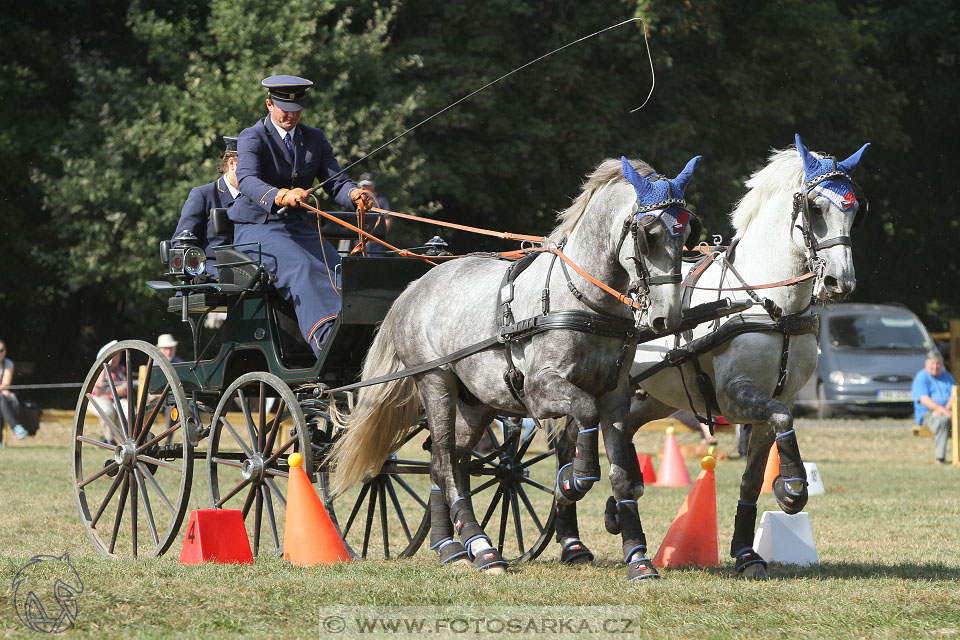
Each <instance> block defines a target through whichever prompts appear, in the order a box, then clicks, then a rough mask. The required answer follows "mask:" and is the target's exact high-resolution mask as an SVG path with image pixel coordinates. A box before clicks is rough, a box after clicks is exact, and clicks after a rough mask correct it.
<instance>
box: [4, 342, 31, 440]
mask: <svg viewBox="0 0 960 640" xmlns="http://www.w3.org/2000/svg"><path fill="white" fill-rule="evenodd" d="M11 384H13V360H11V359H10V358H8V357H7V341H6V340H0V446H3V428H4V425H10V428H11V429H13V434H14V435H15V436H16V437H17V439H18V440H23V439H24V438H25V437H27V430H26V429H25V428H24V426H23V425H22V424H20V403H19V402H18V401H17V396H16V394H15V393H14V392H13V391H10V389H8V388H7V387H9V386H10V385H11Z"/></svg>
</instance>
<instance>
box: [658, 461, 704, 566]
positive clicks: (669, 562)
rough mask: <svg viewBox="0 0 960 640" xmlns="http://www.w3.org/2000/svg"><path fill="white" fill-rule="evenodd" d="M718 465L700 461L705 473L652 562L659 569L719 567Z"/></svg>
mask: <svg viewBox="0 0 960 640" xmlns="http://www.w3.org/2000/svg"><path fill="white" fill-rule="evenodd" d="M716 465H717V461H716V460H715V459H714V458H713V456H706V457H705V458H703V459H702V460H701V461H700V466H701V467H703V471H701V472H700V475H699V476H698V477H697V481H696V483H695V484H694V485H693V488H692V489H691V490H690V493H689V494H687V498H686V500H684V501H683V505H682V506H681V507H680V510H679V511H678V512H677V517H676V518H674V520H673V524H672V525H670V530H669V531H667V535H666V536H665V537H664V538H663V543H662V544H661V545H660V550H659V551H657V555H656V556H654V558H653V564H654V565H655V566H657V567H681V566H684V565H690V564H694V565H698V566H701V567H716V566H718V565H719V564H720V542H719V538H718V536H717V486H716V479H715V477H714V473H713V469H714V467H715V466H716Z"/></svg>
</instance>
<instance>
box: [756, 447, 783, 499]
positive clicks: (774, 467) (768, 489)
mask: <svg viewBox="0 0 960 640" xmlns="http://www.w3.org/2000/svg"><path fill="white" fill-rule="evenodd" d="M778 475H780V454H779V453H778V452H777V443H776V442H774V443H773V446H771V447H770V455H768V456H767V468H766V469H765V470H764V472H763V486H762V487H761V488H760V493H773V480H774V479H775V478H776V477H777V476H778Z"/></svg>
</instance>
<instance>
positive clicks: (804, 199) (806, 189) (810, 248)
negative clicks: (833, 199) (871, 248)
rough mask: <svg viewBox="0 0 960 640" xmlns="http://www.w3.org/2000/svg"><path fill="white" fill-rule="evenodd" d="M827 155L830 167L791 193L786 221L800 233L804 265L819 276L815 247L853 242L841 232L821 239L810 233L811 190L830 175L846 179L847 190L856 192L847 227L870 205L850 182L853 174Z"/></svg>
mask: <svg viewBox="0 0 960 640" xmlns="http://www.w3.org/2000/svg"><path fill="white" fill-rule="evenodd" d="M827 159H829V160H831V161H833V170H832V171H828V172H826V173H824V174H823V175H819V176H817V177H816V178H813V179H812V180H808V181H806V182H805V183H804V184H803V187H802V188H801V190H800V191H798V192H796V193H794V194H793V218H792V220H791V223H790V227H791V228H797V229H799V230H800V233H801V234H802V235H803V243H804V245H805V246H806V248H807V267H808V268H809V269H810V271H813V272H815V273H816V274H817V277H818V278H820V275H821V272H822V269H823V265H824V261H823V259H822V258H820V257H819V256H818V255H817V251H820V250H823V249H829V248H830V247H836V246H839V245H842V246H847V247H850V246H853V243H852V242H851V240H850V236H845V235H840V236H834V237H832V238H827V239H825V240H817V238H816V237H815V236H814V234H813V227H812V225H811V222H810V193H811V192H812V191H813V188H814V187H816V186H817V185H818V184H820V183H821V182H825V181H827V180H831V179H833V178H841V179H843V180H844V181H846V182H849V183H850V188H851V190H854V193H855V194H856V196H857V213H856V214H855V215H854V218H853V224H852V225H851V228H854V229H855V228H857V227H859V226H860V224H861V223H862V222H863V219H864V217H866V214H867V211H868V210H869V208H870V204H869V202H868V201H867V199H866V197H864V196H863V195H862V193H863V190H862V189H861V188H860V185H858V184H857V183H856V182H854V180H853V178H851V177H850V176H849V175H847V174H846V173H845V172H843V171H841V170H840V169H838V168H837V159H836V158H835V157H834V156H827ZM801 213H802V214H803V217H802V218H801V221H802V226H801V225H798V224H797V218H798V217H799V216H800V214H801Z"/></svg>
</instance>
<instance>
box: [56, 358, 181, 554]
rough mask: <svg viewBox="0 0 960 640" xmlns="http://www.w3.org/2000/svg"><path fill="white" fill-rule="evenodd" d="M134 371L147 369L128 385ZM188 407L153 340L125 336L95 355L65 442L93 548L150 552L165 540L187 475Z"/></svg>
mask: <svg viewBox="0 0 960 640" xmlns="http://www.w3.org/2000/svg"><path fill="white" fill-rule="evenodd" d="M115 360H116V361H117V362H114V361H115ZM109 363H113V367H111V365H110V364H109ZM144 367H145V368H144ZM107 369H110V370H113V371H117V372H118V373H115V374H114V375H110V376H108V375H105V370H107ZM124 369H125V372H126V373H123V370H124ZM138 371H143V372H149V373H147V379H144V378H143V377H140V379H139V380H138V385H137V388H135V387H134V385H133V384H132V382H133V381H134V380H135V379H136V377H137V372H138ZM123 378H126V379H127V380H128V381H129V382H130V383H131V384H130V385H129V389H130V393H129V394H126V393H125V392H124V389H123V385H122V384H121V383H122V380H123ZM101 380H102V381H103V384H102V385H99V388H98V382H100V381H101ZM188 415H189V414H188V411H187V400H186V397H185V396H184V393H183V388H182V387H181V385H180V380H179V378H178V377H177V373H176V371H175V370H174V368H173V366H171V364H170V361H169V360H167V358H166V356H164V355H163V354H162V353H161V352H160V350H159V349H157V348H156V347H155V346H153V345H151V344H148V343H146V342H141V341H139V340H125V341H123V342H118V343H117V344H115V345H114V346H113V347H111V348H110V349H108V350H107V351H106V352H105V353H104V354H102V355H101V356H100V357H99V358H97V361H96V362H95V363H94V365H93V368H92V369H91V370H90V373H88V374H87V378H86V380H84V383H83V389H82V391H81V393H80V399H79V401H78V403H77V410H76V413H75V414H74V419H73V438H72V440H71V449H72V453H73V486H74V494H75V496H76V499H77V506H78V508H79V510H80V520H81V521H82V522H83V526H84V528H85V529H86V532H87V537H88V538H90V542H91V543H92V544H93V548H94V549H96V550H97V552H98V553H99V554H100V555H102V556H105V557H123V556H130V557H134V558H135V557H138V556H158V555H160V554H161V553H163V552H164V551H166V550H167V549H168V548H169V547H170V545H171V543H173V541H174V539H175V538H176V536H177V533H178V532H179V530H180V525H181V524H182V523H183V517H184V514H185V513H186V510H187V503H188V499H189V497H190V482H191V480H192V478H193V447H191V446H190V443H189V441H188V438H187V433H186V431H187V427H186V424H187V423H186V418H187V416H188ZM168 416H169V421H168ZM168 422H169V423H168ZM190 428H192V427H190ZM168 441H169V442H171V443H170V444H164V442H168Z"/></svg>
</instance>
